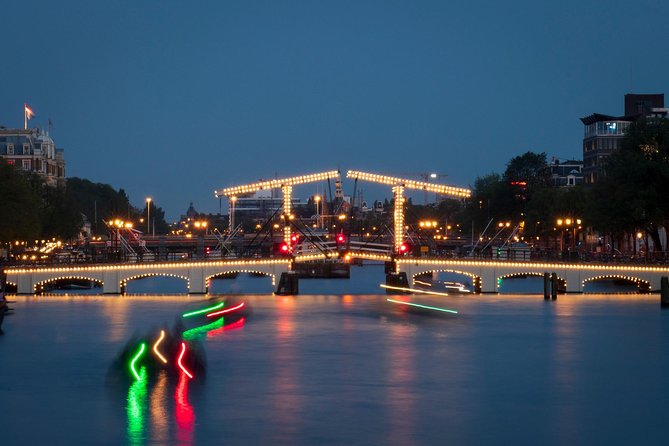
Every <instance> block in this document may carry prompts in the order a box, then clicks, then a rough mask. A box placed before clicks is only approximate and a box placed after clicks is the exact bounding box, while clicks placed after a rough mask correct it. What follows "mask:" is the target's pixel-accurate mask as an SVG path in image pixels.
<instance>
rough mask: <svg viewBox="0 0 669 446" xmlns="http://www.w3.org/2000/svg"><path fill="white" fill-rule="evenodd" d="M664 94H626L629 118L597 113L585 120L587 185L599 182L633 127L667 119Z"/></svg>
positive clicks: (584, 160)
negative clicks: (638, 122) (639, 121)
mask: <svg viewBox="0 0 669 446" xmlns="http://www.w3.org/2000/svg"><path fill="white" fill-rule="evenodd" d="M666 116H667V109H666V108H664V94H626V95H625V115H623V116H610V115H603V114H600V113H593V114H591V115H589V116H586V117H583V118H581V122H582V123H583V125H584V126H585V130H584V135H583V178H584V181H585V183H586V184H592V183H595V182H597V179H598V178H599V177H601V176H602V174H603V173H604V164H605V161H606V158H608V157H609V155H611V153H613V152H614V151H615V150H618V149H619V148H620V147H621V146H622V141H623V138H624V137H625V133H626V132H627V129H628V128H629V126H630V124H631V123H632V122H634V121H636V120H637V119H639V118H641V117H666Z"/></svg>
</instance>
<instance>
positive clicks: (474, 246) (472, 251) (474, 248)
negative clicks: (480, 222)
mask: <svg viewBox="0 0 669 446" xmlns="http://www.w3.org/2000/svg"><path fill="white" fill-rule="evenodd" d="M493 220H494V219H493V218H491V219H490V221H489V222H488V224H487V225H486V227H485V229H484V230H483V232H481V234H479V238H478V239H477V240H476V243H475V244H474V245H473V246H472V250H471V252H470V254H471V255H474V251H475V250H476V247H477V246H478V245H479V242H480V241H481V239H482V238H483V236H484V235H485V233H486V232H487V231H488V228H489V227H490V224H491V223H492V221H493ZM472 237H474V229H473V225H472Z"/></svg>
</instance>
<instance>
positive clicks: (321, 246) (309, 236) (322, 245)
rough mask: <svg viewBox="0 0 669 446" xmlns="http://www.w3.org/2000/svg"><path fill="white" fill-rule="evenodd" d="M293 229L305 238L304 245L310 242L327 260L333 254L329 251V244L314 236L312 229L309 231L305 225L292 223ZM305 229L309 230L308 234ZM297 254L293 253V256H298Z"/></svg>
mask: <svg viewBox="0 0 669 446" xmlns="http://www.w3.org/2000/svg"><path fill="white" fill-rule="evenodd" d="M292 225H293V227H294V228H295V230H296V231H297V232H299V233H300V234H301V235H302V236H303V237H304V241H303V242H302V243H305V241H306V240H309V242H310V243H311V244H312V245H313V246H314V247H315V248H316V249H317V250H318V251H320V252H321V253H322V254H323V255H324V256H325V258H328V257H329V256H330V254H332V251H330V250H328V249H327V244H326V242H325V241H324V240H323V239H322V238H320V236H318V235H316V234H314V233H313V232H312V231H311V229H309V227H308V226H305V225H301V226H300V225H299V224H298V222H297V221H293V222H292ZM304 229H306V230H307V232H305V231H304ZM296 254H297V253H295V252H294V253H293V255H296Z"/></svg>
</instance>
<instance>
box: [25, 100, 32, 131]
mask: <svg viewBox="0 0 669 446" xmlns="http://www.w3.org/2000/svg"><path fill="white" fill-rule="evenodd" d="M33 116H35V112H33V111H32V109H31V108H30V107H28V104H26V103H23V128H24V129H27V128H28V119H32V118H33Z"/></svg>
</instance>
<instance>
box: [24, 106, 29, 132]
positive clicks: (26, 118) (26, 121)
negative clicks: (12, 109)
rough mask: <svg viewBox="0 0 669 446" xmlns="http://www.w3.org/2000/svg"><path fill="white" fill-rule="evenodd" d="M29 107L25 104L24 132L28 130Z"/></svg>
mask: <svg viewBox="0 0 669 446" xmlns="http://www.w3.org/2000/svg"><path fill="white" fill-rule="evenodd" d="M26 107H27V105H26V104H25V103H23V130H28V110H27V109H26Z"/></svg>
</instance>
